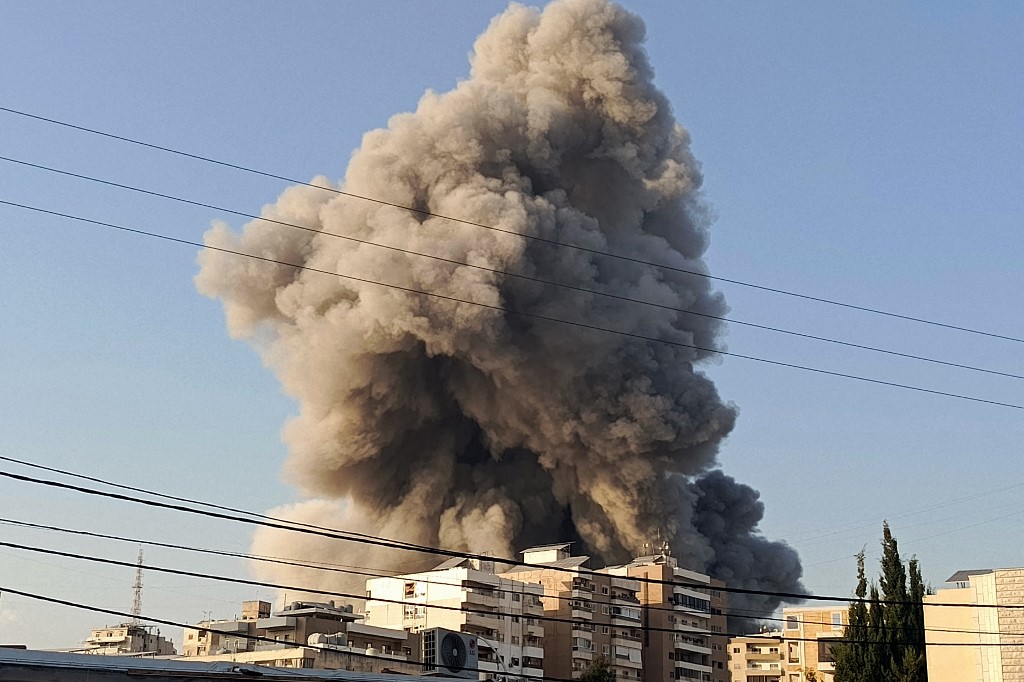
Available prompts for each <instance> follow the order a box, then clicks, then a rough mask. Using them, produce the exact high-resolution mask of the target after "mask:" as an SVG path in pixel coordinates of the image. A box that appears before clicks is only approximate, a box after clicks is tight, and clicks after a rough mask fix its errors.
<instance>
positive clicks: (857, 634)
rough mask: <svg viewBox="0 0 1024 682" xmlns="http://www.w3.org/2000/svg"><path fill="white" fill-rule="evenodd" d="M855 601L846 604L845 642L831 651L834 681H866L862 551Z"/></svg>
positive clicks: (865, 616) (866, 645)
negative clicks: (847, 613)
mask: <svg viewBox="0 0 1024 682" xmlns="http://www.w3.org/2000/svg"><path fill="white" fill-rule="evenodd" d="M855 594H856V595H857V601H855V602H853V603H852V604H850V615H849V618H848V621H849V622H848V624H847V626H846V628H845V629H844V630H843V639H845V640H848V641H847V642H844V643H843V644H838V645H836V646H835V647H833V648H832V655H833V657H834V658H835V662H836V675H835V682H869V680H868V678H867V677H865V668H864V666H865V660H866V657H867V647H868V639H869V635H868V606H867V604H865V603H864V601H863V600H864V599H866V598H867V596H868V579H867V575H866V574H865V572H864V550H863V549H862V550H861V551H860V552H859V553H858V554H857V590H856V592H855Z"/></svg>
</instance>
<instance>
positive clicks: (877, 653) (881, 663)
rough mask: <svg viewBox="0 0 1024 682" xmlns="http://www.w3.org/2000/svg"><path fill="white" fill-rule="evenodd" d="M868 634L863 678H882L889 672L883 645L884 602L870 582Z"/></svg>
mask: <svg viewBox="0 0 1024 682" xmlns="http://www.w3.org/2000/svg"><path fill="white" fill-rule="evenodd" d="M868 599H870V600H871V603H870V604H869V605H868V636H867V640H866V642H865V647H864V678H863V679H864V680H884V679H885V678H886V674H887V673H888V672H889V666H888V656H887V653H888V652H887V651H886V646H885V604H884V603H882V599H881V595H879V594H878V587H877V586H876V585H875V584H874V583H871V591H870V592H869V593H868Z"/></svg>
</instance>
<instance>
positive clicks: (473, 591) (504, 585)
mask: <svg viewBox="0 0 1024 682" xmlns="http://www.w3.org/2000/svg"><path fill="white" fill-rule="evenodd" d="M543 594H544V590H543V588H542V587H541V586H540V585H536V584H532V585H531V584H526V583H525V582H523V581H520V580H516V579H512V578H510V577H507V576H504V575H503V576H498V575H496V574H495V573H494V566H493V564H489V563H487V562H479V561H477V560H475V559H459V558H455V559H450V560H448V561H445V562H444V563H442V564H440V565H439V566H437V567H436V568H434V569H433V570H430V571H425V572H422V573H414V574H409V575H401V576H393V577H388V578H372V579H370V580H367V581H366V623H367V624H369V625H374V626H378V627H383V628H394V629H403V630H409V631H411V632H421V631H423V630H426V629H428V628H445V629H448V630H455V631H459V632H465V633H467V634H470V635H473V636H475V637H476V638H477V645H478V651H479V664H478V665H479V668H480V669H481V670H482V671H484V672H481V673H480V676H481V679H487V678H489V677H514V678H522V679H527V678H531V677H533V678H539V677H541V676H543V674H544V661H545V660H546V651H545V642H544V624H543V623H542V622H541V621H540V617H541V616H543V614H544V606H543V604H542V603H541V600H540V598H541V596H542V595H543ZM384 600H387V601H384Z"/></svg>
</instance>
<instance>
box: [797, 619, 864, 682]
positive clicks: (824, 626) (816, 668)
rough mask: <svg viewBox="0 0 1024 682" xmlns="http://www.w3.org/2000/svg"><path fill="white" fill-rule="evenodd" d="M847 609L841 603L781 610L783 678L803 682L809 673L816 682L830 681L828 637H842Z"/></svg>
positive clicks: (832, 660) (831, 660) (832, 659)
mask: <svg viewBox="0 0 1024 682" xmlns="http://www.w3.org/2000/svg"><path fill="white" fill-rule="evenodd" d="M848 613H849V612H848V610H847V607H846V605H845V604H843V605H837V606H821V607H816V608H787V609H783V610H782V619H783V623H782V641H783V651H782V653H783V669H784V670H785V673H786V675H785V677H783V678H782V679H783V681H784V682H805V681H806V680H807V679H809V678H808V674H809V673H813V678H812V679H815V680H817V682H833V680H834V679H835V674H836V664H835V657H834V656H833V654H832V647H833V646H834V642H833V641H832V640H835V639H837V638H838V639H841V638H842V636H843V631H844V628H845V627H846V625H847V623H848V622H849V619H848Z"/></svg>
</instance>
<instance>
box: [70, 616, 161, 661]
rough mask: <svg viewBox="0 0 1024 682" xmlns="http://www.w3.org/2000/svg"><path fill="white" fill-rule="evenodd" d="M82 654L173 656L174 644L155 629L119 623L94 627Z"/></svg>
mask: <svg viewBox="0 0 1024 682" xmlns="http://www.w3.org/2000/svg"><path fill="white" fill-rule="evenodd" d="M80 653H83V654H98V655H101V656H173V655H174V654H175V653H177V652H176V651H175V650H174V644H173V643H172V642H171V641H170V640H169V639H166V638H164V637H161V636H160V631H159V630H157V631H156V633H155V634H154V632H153V628H152V627H151V626H148V625H141V624H139V623H121V624H120V625H110V626H107V627H103V628H96V629H95V630H93V631H92V632H90V633H89V638H88V639H86V640H85V648H84V649H82V650H81V651H80Z"/></svg>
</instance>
